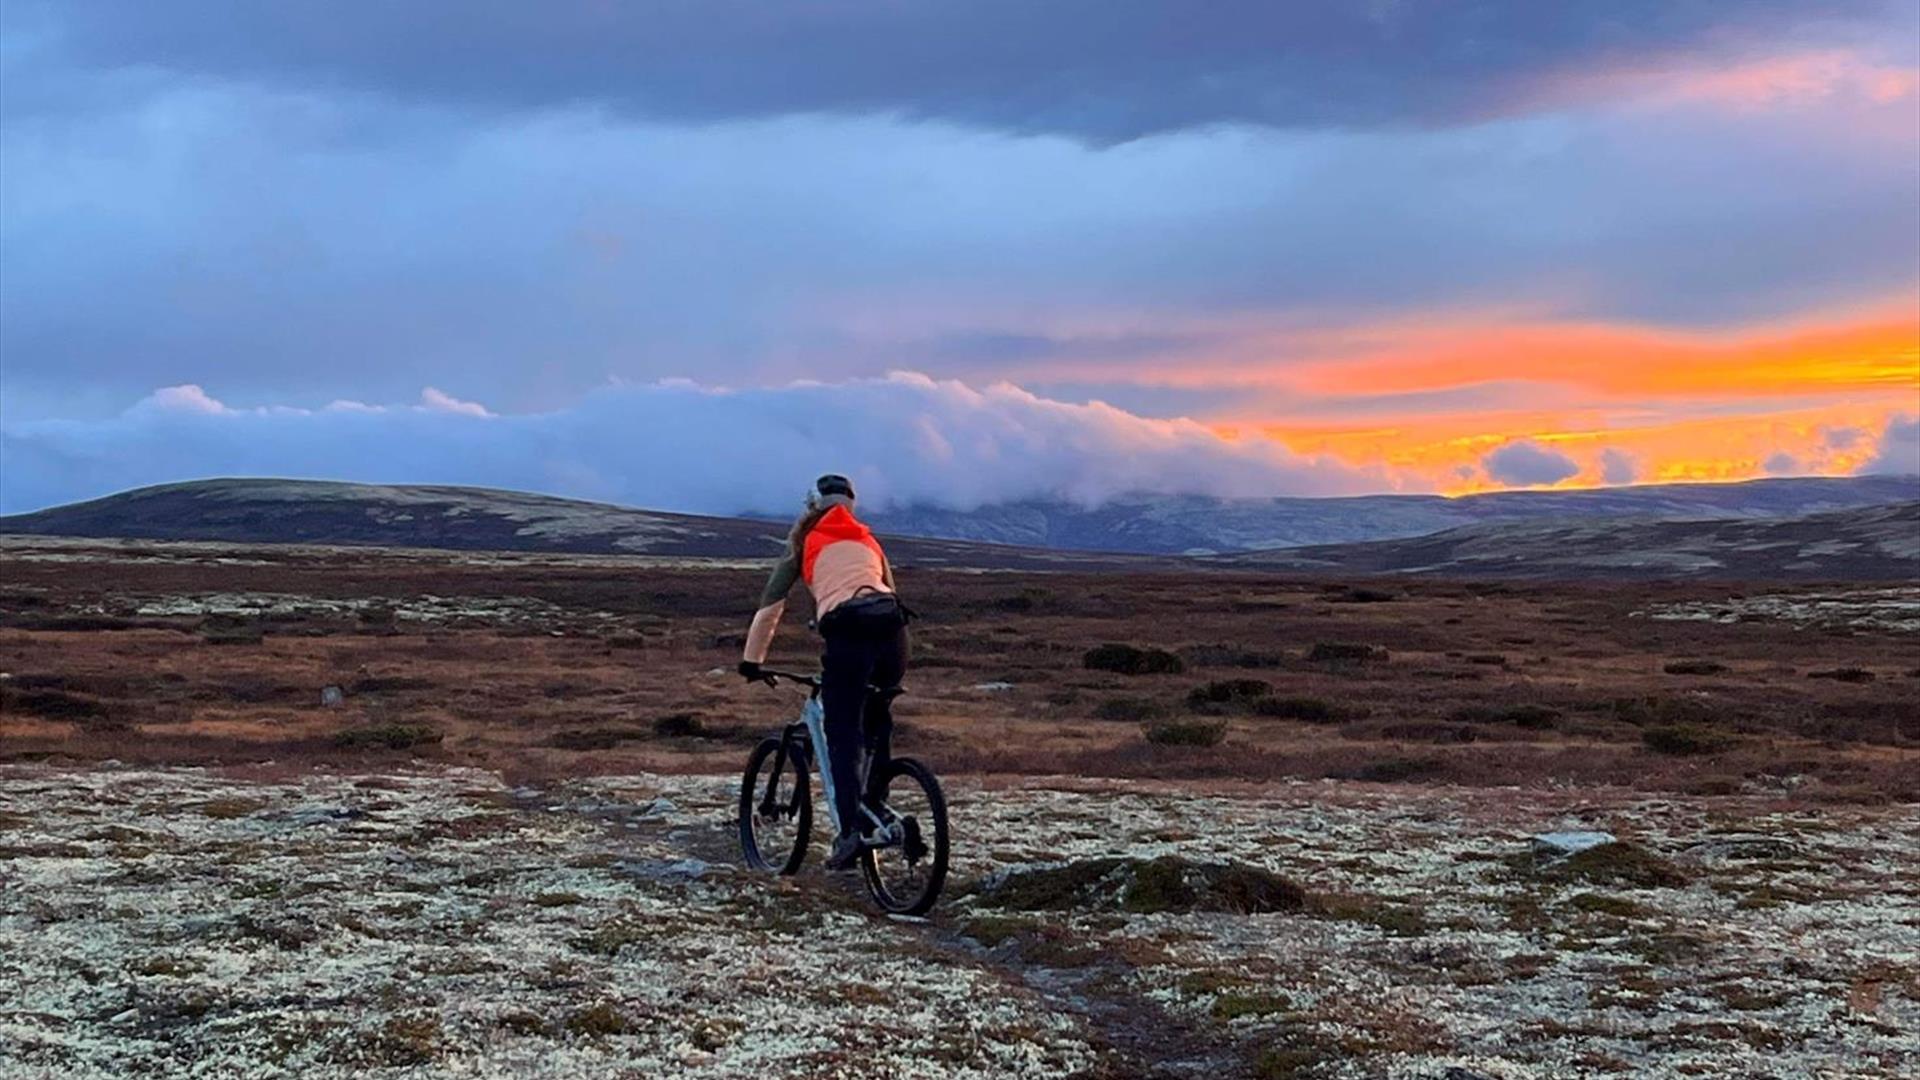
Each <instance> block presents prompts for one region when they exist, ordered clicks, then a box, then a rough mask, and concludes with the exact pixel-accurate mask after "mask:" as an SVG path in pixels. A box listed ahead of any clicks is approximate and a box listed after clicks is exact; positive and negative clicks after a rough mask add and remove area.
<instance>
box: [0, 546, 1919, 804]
mask: <svg viewBox="0 0 1920 1080" xmlns="http://www.w3.org/2000/svg"><path fill="white" fill-rule="evenodd" d="M31 553H32V549H31V548H30V547H29V546H26V545H23V544H21V543H20V542H18V541H10V542H8V545H7V546H6V547H4V548H0V577H4V580H5V581H6V588H5V590H4V591H0V673H4V676H5V677H4V678H0V757H4V758H9V759H30V758H49V757H51V758H72V759H83V760H84V759H99V758H109V757H111V758H118V759H121V760H125V761H184V762H246V761H261V760H268V759H272V760H276V761H281V762H298V761H312V760H327V759H334V758H338V759H342V760H358V759H361V758H364V757H367V756H369V755H388V756H399V757H405V756H410V755H411V756H424V757H430V758H434V759H438V760H445V761H451V762H459V763H464V764H475V765H483V766H489V767H497V768H503V769H505V770H507V771H509V772H510V773H512V774H514V775H516V776H527V777H538V776H554V775H569V774H580V773H607V772H627V771H633V770H637V769H654V770H680V769H687V770H698V771H722V770H729V769H732V768H734V767H735V766H736V762H737V759H738V758H739V757H740V755H741V752H742V750H743V748H744V747H745V746H747V745H748V744H750V743H751V742H752V741H753V740H754V739H757V738H759V737H760V736H761V735H762V734H764V733H765V732H766V731H769V730H771V729H773V728H774V727H775V726H776V725H777V724H779V723H782V722H785V721H786V720H788V719H790V718H791V717H792V715H793V714H794V713H795V712H796V711H797V700H796V698H795V696H794V695H793V694H792V693H791V692H779V693H776V692H773V691H769V690H767V689H766V688H764V687H760V686H754V685H747V684H744V683H743V682H742V681H741V680H739V679H738V678H737V677H736V676H734V675H733V674H732V666H733V663H734V661H735V660H736V659H737V650H738V648H739V637H738V635H739V632H740V629H741V626H742V624H743V623H744V621H745V618H746V616H747V614H748V609H750V608H751V606H752V603H753V597H754V596H755V595H756V591H757V588H758V579H759V577H760V572H759V571H758V570H756V569H752V568H736V567H728V566H724V565H699V564H692V565H689V564H673V563H659V562H648V561H646V560H644V559H639V558H632V559H623V558H595V559H579V558H564V557H528V556H492V555H459V554H439V553H422V552H383V551H378V550H345V549H313V548H230V549H211V548H205V547H193V548H182V547H169V546H167V545H144V544H135V545H114V546H103V547H100V548H97V549H87V550H84V551H82V549H77V548H74V547H73V546H71V545H69V546H68V547H65V548H62V549H60V552H59V554H60V555H61V558H59V559H51V558H45V557H34V558H29V557H26V556H27V555H28V554H31ZM76 559H80V560H81V561H75V560H76ZM900 572H901V579H902V585H903V587H904V588H905V589H907V590H908V591H909V592H910V593H911V595H912V598H913V601H914V605H915V607H916V608H917V609H919V610H920V612H921V613H922V614H923V616H924V618H923V619H921V620H920V621H919V622H917V623H916V624H915V626H914V639H915V640H914V664H913V671H912V672H911V674H910V675H909V678H908V688H909V695H908V696H907V697H905V698H903V699H901V701H900V702H899V703H898V705H897V707H896V712H897V715H899V716H900V717H901V720H902V726H901V735H900V739H899V746H900V748H901V750H902V751H904V752H915V753H922V754H924V755H925V756H927V757H929V758H931V759H932V760H933V762H934V763H935V764H936V765H937V766H938V767H939V768H940V769H942V770H943V771H946V772H950V773H956V774H957V773H961V772H969V771H971V772H982V773H1025V774H1035V773H1068V774H1079V775H1110V776H1163V777H1170V778H1181V779H1202V778H1212V779H1242V780H1254V781H1260V780H1270V779H1273V778H1277V777H1284V776H1298V777H1309V778H1314V777H1344V778H1358V779H1364V780H1373V781H1382V782H1396V783H1407V782H1423V781H1428V780H1434V781H1440V782H1446V783H1461V784H1470V785H1471V784H1507V783H1531V782H1544V781H1547V780H1558V781H1572V782H1588V783H1624V784H1630V785H1636V786H1646V787H1653V788H1666V789H1677V790H1687V791H1702V792H1707V791H1724V790H1740V789H1747V790H1787V789H1788V788H1789V787H1790V788H1791V789H1792V790H1794V791H1796V792H1797V793H1800V794H1805V795H1812V796H1815V797H1824V798H1833V799H1870V798H1882V797H1889V796H1891V797H1901V798H1914V797H1920V768H1915V767H1914V764H1915V762H1914V760H1913V751H1912V750H1911V749H1909V748H1910V747H1912V746H1913V745H1914V744H1915V742H1916V741H1920V715H1917V714H1916V710H1914V709H1913V708H1912V707H1911V705H1910V703H1909V702H1908V700H1907V699H1908V698H1909V697H1910V695H1911V691H1912V687H1913V679H1912V678H1911V677H1909V673H1910V672H1912V671H1913V660H1912V656H1913V648H1914V638H1913V635H1911V634H1901V633H1899V632H1897V631H1895V630H1893V629H1882V628H1877V627H1872V626H1862V627H1851V628H1845V629H1838V628H1812V629H1805V628H1796V627H1795V626H1794V625H1793V624H1790V623H1786V622H1779V621H1771V620H1767V619H1761V618H1751V619H1743V620H1740V621H1735V622H1703V621H1663V620H1657V619H1651V618H1647V617H1645V614H1644V613H1645V612H1648V611H1650V610H1655V609H1657V608H1661V607H1663V606H1666V607H1671V606H1674V605H1686V604H1697V603H1705V602H1709V601H1714V600H1716V599H1724V598H1725V596H1726V595H1727V589H1726V588H1725V587H1724V586H1721V587H1714V586H1706V585H1646V586H1639V587H1624V586H1621V585H1619V584H1613V585H1608V586H1604V587H1601V586H1591V587H1589V586H1579V585H1517V584H1499V585H1488V584H1479V583H1456V582H1441V581H1425V580H1422V581H1395V582H1393V583H1391V584H1390V585H1386V586H1381V585H1375V584H1364V583H1355V584H1352V585H1344V584H1343V585H1342V586H1341V587H1339V588H1338V589H1330V588H1328V587H1327V586H1326V585H1325V584H1324V583H1322V582H1318V581H1314V580H1311V579H1303V578H1289V577H1280V576H1272V575H1266V574H1253V573H1247V574H1231V573H1222V572H1213V573H1201V574H1177V573H1166V572H1161V571H1141V572H1135V573H1114V574H1107V575H1087V574H1078V573H1059V574H1050V573H995V574H976V573H968V572H960V571H948V570H941V569H937V568H929V567H914V566H903V567H901V571H900ZM1748 591H1749V592H1757V591H1764V590H1763V589H1762V588H1761V587H1755V588H1753V589H1750V590H1748ZM1803 591H1811V592H1817V591H1818V590H1803ZM1363 592H1366V593H1369V594H1371V593H1378V594H1381V595H1383V596H1386V597H1388V600H1386V601H1382V600H1380V599H1377V598H1375V597H1373V596H1371V595H1369V596H1367V597H1366V598H1362V597H1361V596H1360V594H1361V593H1363ZM795 606H796V607H797V608H799V609H800V610H798V611H796V612H794V613H793V615H792V617H790V618H789V620H788V626H787V627H786V628H785V629H784V630H783V632H782V634H781V637H780V638H779V640H778V642H777V648H776V660H777V661H779V662H780V663H781V664H782V665H783V666H788V667H800V668H805V667H809V666H810V665H811V662H812V661H811V659H810V657H811V654H812V650H813V641H812V639H811V636H810V634H809V633H808V632H807V631H806V630H805V629H804V627H803V625H802V623H803V621H804V616H805V610H804V609H805V602H804V600H801V601H799V602H797V603H796V605H795ZM1700 657H1710V658H1711V659H1696V658H1700ZM1485 658H1494V659H1496V660H1497V661H1498V662H1497V663H1495V662H1483V661H1484V660H1485ZM1676 658H1679V659H1676ZM995 684H1008V686H1009V687H1010V688H995V689H992V690H983V689H982V688H983V687H995ZM328 687H335V688H338V691H339V693H338V695H337V697H336V696H332V695H329V696H326V697H323V693H322V691H323V688H328ZM1116 721H1119V722H1117V723H1116ZM1142 724H1146V725H1150V728H1149V730H1151V731H1154V732H1157V733H1158V734H1157V735H1153V736H1148V737H1143V733H1142V728H1141V727H1140V725H1142ZM1450 728H1451V729H1457V730H1455V731H1450V730H1449V729H1450ZM1190 731H1191V732H1195V733H1198V735H1197V737H1193V738H1189V737H1187V736H1188V735H1189V733H1190ZM1216 736H1217V738H1216ZM1169 737H1171V741H1172V742H1173V743H1174V744H1175V745H1168V744H1167V741H1168V738H1169ZM1209 741H1212V742H1213V745H1207V743H1209Z"/></svg>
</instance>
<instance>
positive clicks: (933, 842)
mask: <svg viewBox="0 0 1920 1080" xmlns="http://www.w3.org/2000/svg"><path fill="white" fill-rule="evenodd" d="M883 790H884V791H885V795H884V796H883V797H882V800H881V801H882V805H883V806H884V808H885V809H884V812H883V814H882V816H883V817H885V818H887V819H888V833H889V839H888V842H886V843H884V844H882V845H879V846H876V847H870V848H868V849H867V850H866V851H865V852H862V853H861V856H860V872H861V874H862V876H864V877H865V878H866V879H867V891H868V892H870V893H872V894H873V899H874V900H875V902H877V903H878V904H879V905H880V906H881V907H882V908H885V909H886V910H887V911H890V912H893V913H895V914H898V915H925V914H926V913H927V912H928V911H930V910H932V908H933V904H934V901H936V900H938V899H939V898H940V888H941V886H943V885H945V884H946V880H947V852H948V844H947V798H946V796H945V795H944V794H942V793H941V791H940V781H939V780H938V779H936V778H935V777H934V775H933V770H932V769H929V768H927V767H926V766H925V765H923V764H921V763H920V762H918V761H916V760H914V759H913V758H894V759H893V760H892V761H891V762H889V763H888V765H887V771H886V785H885V787H884V788H883Z"/></svg>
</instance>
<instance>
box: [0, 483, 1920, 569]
mask: <svg viewBox="0 0 1920 1080" xmlns="http://www.w3.org/2000/svg"><path fill="white" fill-rule="evenodd" d="M1915 500H1920V480H1915V479H1913V478H1906V479H1896V478H1887V477H1859V478H1846V479H1804V480H1767V481H1755V482H1753V483H1747V484H1724V485H1707V484H1687V485H1667V486H1661V487H1643V488H1613V489H1607V490H1603V491H1578V492H1511V493H1502V494H1498V495H1479V496H1472V497H1469V498H1462V499H1451V500H1449V499H1439V498H1433V497H1428V496H1377V497H1369V498H1359V499H1261V500H1239V501H1225V500H1218V499H1201V498H1156V499H1147V498H1136V499H1129V500H1120V501H1118V502H1116V503H1114V504H1112V505H1110V506H1107V507H1099V508H1095V509H1091V510H1069V509H1068V508H1064V507H1053V508H1044V507H1038V506H1032V507H1026V508H1016V507H1005V506H1003V507H988V508H986V509H983V510H979V511H975V512H973V513H972V514H971V515H968V514H959V513H956V512H948V511H943V512H941V513H940V515H934V514H932V513H931V512H911V511H909V512H898V513H883V514H877V515H873V520H874V523H875V525H876V526H877V527H878V528H879V529H880V531H881V532H882V533H883V534H887V535H888V548H889V550H890V551H891V552H892V553H893V556H894V558H895V561H897V562H899V563H901V564H902V565H920V566H942V565H946V566H965V567H977V568H986V569H996V568H1006V569H1111V568H1122V567H1152V566H1162V567H1164V566H1168V565H1171V564H1172V563H1173V562H1174V561H1175V560H1174V559H1173V556H1174V555H1176V554H1178V553H1180V552H1196V551H1197V552H1216V553H1224V554H1215V555H1206V556H1201V557H1197V558H1193V559H1183V560H1179V565H1184V566H1188V567H1212V568H1218V569H1265V570H1280V571H1287V572H1302V573H1326V572H1333V573H1342V574H1402V573H1435V574H1448V575H1473V576H1481V575H1525V576H1533V577H1613V576H1624V577H1695V576H1716V577H1755V578H1768V577H1792V578H1801V579H1808V578H1855V579H1873V580H1884V579H1899V578H1920V567H1917V566H1916V564H1915V560H1916V559H1917V558H1920V551H1917V550H1916V547H1917V546H1920V501H1915ZM1836 506H1837V507H1839V509H1833V507H1836ZM1809 508H1810V509H1811V510H1812V511H1816V512H1815V513H1811V514H1809V512H1808V510H1809ZM1463 521H1464V522H1465V524H1462V522H1463ZM969 522H971V525H968V527H967V528H964V529H963V528H962V527H961V526H963V525H967V524H968V523H969ZM915 528H921V529H943V528H944V529H947V530H948V531H950V532H954V533H961V532H965V533H968V534H969V538H965V539H958V540H956V539H950V538H928V537H916V536H903V535H901V534H905V533H908V532H910V531H911V530H912V529H915ZM785 531H786V523H785V522H775V521H767V520H754V519H746V518H720V517H696V516H692V515H686V514H665V513H658V512H655V511H650V510H634V509H630V508H627V507H621V506H610V505H607V504H604V503H594V502H584V501H581V500H577V499H562V498H556V497H554V496H549V495H534V494H528V493H526V492H516V491H494V490H489V489H486V488H468V487H435V486H415V485H405V486H387V485H378V484H346V483H335V482H331V481H318V480H204V481H195V482H191V483H182V484H165V485H161V486H158V487H149V488H140V489H138V490H135V491H128V492H123V493H121V494H118V495H110V496H107V497H106V498H102V499H94V500H91V501H89V502H82V503H74V504H72V505H69V506H60V507H54V508H52V509H49V510H42V511H38V512H35V513H31V514H16V515H12V516H10V517H0V533H14V534H28V535H41V536H84V537H106V538H117V539H144V540H199V541H215V542H230V543H298V544H349V545H371V546H380V547H419V548H449V549H454V550H464V551H477V550H500V551H528V552H556V553H571V554H633V555H651V556H664V557H669V558H700V559H767V558H772V557H773V556H775V555H777V554H778V553H779V551H780V548H781V545H782V543H783V542H784V537H785ZM1416 534H1417V535H1416ZM1327 535H1332V536H1335V537H1336V538H1339V539H1340V540H1342V541H1344V542H1335V543H1316V544H1308V545H1304V546H1298V539H1299V538H1300V537H1302V536H1327ZM1383 537H1388V538H1390V539H1382V538H1383ZM1202 540H1204V541H1205V542H1204V543H1202V542H1201V541H1202ZM1289 542H1294V543H1295V544H1296V546H1291V547H1283V546H1282V545H1285V544H1287V543H1289ZM1043 545H1052V546H1051V547H1047V546H1043ZM1101 546H1105V547H1106V548H1108V549H1110V551H1117V553H1100V552H1098V551H1096V550H1087V549H1097V548H1099V547H1101ZM1075 548H1078V549H1081V550H1073V549H1075Z"/></svg>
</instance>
